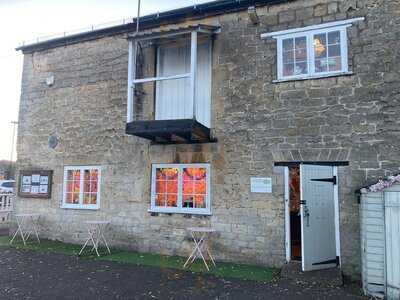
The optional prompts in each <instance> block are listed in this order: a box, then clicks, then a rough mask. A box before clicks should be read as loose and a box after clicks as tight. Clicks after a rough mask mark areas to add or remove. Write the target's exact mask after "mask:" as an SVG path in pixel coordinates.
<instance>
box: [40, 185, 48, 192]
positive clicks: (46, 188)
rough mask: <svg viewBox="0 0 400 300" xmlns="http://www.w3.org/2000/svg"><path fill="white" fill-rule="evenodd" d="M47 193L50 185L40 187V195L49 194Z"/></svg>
mask: <svg viewBox="0 0 400 300" xmlns="http://www.w3.org/2000/svg"><path fill="white" fill-rule="evenodd" d="M47 191H48V185H47V184H46V185H40V187H39V193H40V194H47Z"/></svg>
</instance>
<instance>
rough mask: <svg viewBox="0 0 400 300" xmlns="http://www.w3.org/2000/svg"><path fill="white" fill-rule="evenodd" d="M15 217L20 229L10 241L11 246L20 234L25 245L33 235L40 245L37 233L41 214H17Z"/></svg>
mask: <svg viewBox="0 0 400 300" xmlns="http://www.w3.org/2000/svg"><path fill="white" fill-rule="evenodd" d="M14 216H15V219H16V221H17V225H18V228H17V231H16V232H15V233H14V235H13V237H12V239H11V240H10V244H12V242H13V241H14V239H15V238H16V236H17V235H18V233H19V234H20V236H21V239H22V242H23V243H24V245H26V241H27V240H28V239H29V237H30V236H31V234H32V233H34V234H35V236H36V239H37V241H38V243H40V239H39V234H38V231H37V226H38V222H39V219H40V214H38V213H25V214H15V215H14Z"/></svg>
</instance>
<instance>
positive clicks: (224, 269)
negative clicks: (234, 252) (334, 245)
mask: <svg viewBox="0 0 400 300" xmlns="http://www.w3.org/2000/svg"><path fill="white" fill-rule="evenodd" d="M9 240H10V239H9V237H7V236H1V237H0V246H2V247H13V248H16V249H21V250H31V251H37V252H42V253H61V254H65V255H77V254H78V252H79V250H80V248H81V245H73V244H66V243H61V242H56V241H49V240H41V243H40V244H38V243H35V242H33V241H30V242H29V243H28V244H27V245H26V246H24V245H23V243H22V241H19V240H16V241H15V242H14V243H13V244H12V245H11V246H10V244H9ZM101 251H102V253H105V251H104V249H101ZM88 252H89V253H88ZM88 252H86V253H84V255H82V256H81V257H82V258H83V259H92V260H102V261H113V262H119V263H128V264H134V265H142V266H151V267H158V268H170V269H177V270H184V271H191V272H194V273H208V274H212V275H214V276H217V277H223V278H238V279H244V280H254V281H261V282H269V281H271V280H272V279H273V278H274V277H275V276H276V275H277V274H278V272H279V270H278V269H276V268H267V267H260V266H253V265H244V264H234V263H227V262H217V267H216V268H211V270H210V271H207V270H206V268H205V266H204V264H203V263H202V261H200V260H199V259H198V260H197V261H196V262H195V263H193V264H192V265H190V267H188V268H186V269H184V268H183V264H184V262H185V258H183V257H179V256H164V255H159V254H152V253H138V252H132V251H126V250H120V249H112V250H111V255H103V256H100V257H97V256H96V255H93V252H92V253H91V252H90V251H88Z"/></svg>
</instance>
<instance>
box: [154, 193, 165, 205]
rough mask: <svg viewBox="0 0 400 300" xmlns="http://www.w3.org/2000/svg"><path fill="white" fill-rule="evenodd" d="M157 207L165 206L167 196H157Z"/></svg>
mask: <svg viewBox="0 0 400 300" xmlns="http://www.w3.org/2000/svg"><path fill="white" fill-rule="evenodd" d="M156 206H165V195H164V194H157V195H156Z"/></svg>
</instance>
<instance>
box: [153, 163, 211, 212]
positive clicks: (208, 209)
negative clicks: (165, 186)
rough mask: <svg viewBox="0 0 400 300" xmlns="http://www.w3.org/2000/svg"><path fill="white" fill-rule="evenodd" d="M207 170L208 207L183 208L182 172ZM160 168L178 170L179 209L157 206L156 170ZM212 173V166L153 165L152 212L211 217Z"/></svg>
mask: <svg viewBox="0 0 400 300" xmlns="http://www.w3.org/2000/svg"><path fill="white" fill-rule="evenodd" d="M187 167H190V168H205V169H206V172H207V177H206V197H205V201H206V207H205V208H194V207H192V208H187V207H182V172H183V169H184V168H187ZM158 168H176V169H178V174H179V175H178V201H177V207H160V206H156V169H158ZM210 177H211V172H210V164H203V163H199V164H197V163H195V164H153V165H152V169H151V204H150V209H149V211H150V212H156V213H178V214H197V215H211V180H210Z"/></svg>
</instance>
